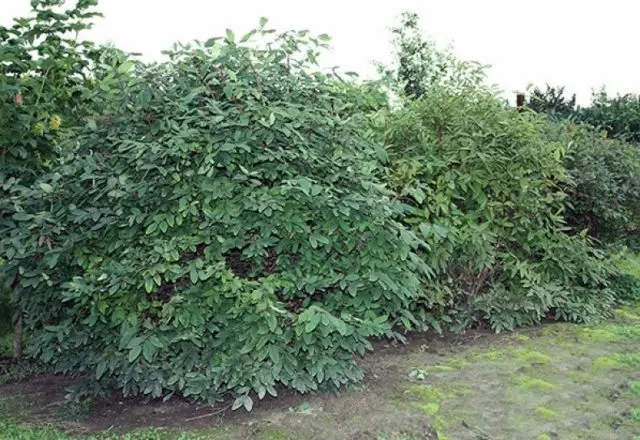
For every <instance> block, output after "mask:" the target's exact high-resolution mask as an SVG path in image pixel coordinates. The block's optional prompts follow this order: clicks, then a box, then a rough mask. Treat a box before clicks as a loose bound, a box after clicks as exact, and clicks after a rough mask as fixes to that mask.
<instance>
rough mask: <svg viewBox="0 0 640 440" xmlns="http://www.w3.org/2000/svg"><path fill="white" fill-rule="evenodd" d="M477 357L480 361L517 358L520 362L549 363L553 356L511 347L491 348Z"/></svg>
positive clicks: (529, 363)
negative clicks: (504, 348) (503, 348)
mask: <svg viewBox="0 0 640 440" xmlns="http://www.w3.org/2000/svg"><path fill="white" fill-rule="evenodd" d="M475 359H477V360H480V361H490V362H496V361H501V360H515V361H516V362H518V363H520V364H528V365H531V364H548V363H550V362H551V360H552V359H551V357H550V356H548V355H546V354H544V353H541V352H539V351H535V350H529V349H527V348H509V349H506V350H489V351H486V352H483V353H479V354H477V355H476V356H475Z"/></svg>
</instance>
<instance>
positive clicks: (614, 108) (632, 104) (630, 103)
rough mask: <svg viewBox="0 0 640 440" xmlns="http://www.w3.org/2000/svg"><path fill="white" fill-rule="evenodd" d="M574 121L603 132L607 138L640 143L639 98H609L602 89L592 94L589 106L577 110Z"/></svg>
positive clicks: (628, 95) (622, 96)
mask: <svg viewBox="0 0 640 440" xmlns="http://www.w3.org/2000/svg"><path fill="white" fill-rule="evenodd" d="M576 120H578V121H581V122H584V123H586V124H589V125H592V126H593V127H596V128H598V129H602V130H605V131H606V132H607V134H608V136H609V137H613V138H617V139H622V140H625V141H629V142H633V143H640V96H639V95H636V94H633V93H628V94H625V95H618V96H614V97H611V96H609V94H608V93H607V92H606V90H605V89H602V90H600V91H599V92H598V93H594V94H593V99H592V101H591V104H590V105H589V106H587V107H583V108H580V109H578V111H577V112H576Z"/></svg>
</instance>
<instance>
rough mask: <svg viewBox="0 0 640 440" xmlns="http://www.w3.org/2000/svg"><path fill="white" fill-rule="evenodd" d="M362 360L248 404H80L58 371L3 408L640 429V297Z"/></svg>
mask: <svg viewBox="0 0 640 440" xmlns="http://www.w3.org/2000/svg"><path fill="white" fill-rule="evenodd" d="M360 363H361V366H362V367H363V369H364V370H365V372H366V380H365V382H364V384H363V385H362V387H361V389H359V390H345V391H343V392H341V393H339V394H329V393H315V394H309V395H300V394H296V393H293V392H290V391H287V390H279V393H280V395H279V396H278V398H265V399H264V400H263V401H261V402H259V403H258V404H257V405H256V406H255V408H254V410H253V411H252V412H251V413H246V412H244V411H230V410H229V409H227V407H228V404H221V405H219V406H215V407H211V406H208V405H201V404H194V403H191V402H188V401H186V400H182V399H179V398H173V399H171V400H169V401H168V402H160V401H151V402H147V401H144V400H141V399H125V398H123V397H122V396H118V395H113V396H110V397H109V398H104V397H102V398H96V399H95V400H94V401H93V402H92V404H91V405H90V407H87V408H86V411H84V412H83V411H80V410H79V411H76V412H77V414H74V411H73V408H74V406H73V405H70V404H69V403H68V402H67V400H66V396H67V394H68V391H67V390H68V387H70V386H73V385H74V384H75V383H77V381H78V379H77V378H72V377H67V376H56V375H43V376H39V377H35V378H31V379H29V380H25V381H20V382H14V383H9V384H6V385H3V386H0V405H1V406H0V408H3V409H4V410H6V411H7V412H8V413H9V414H10V416H11V417H12V418H14V419H17V420H23V421H29V422H33V421H34V420H38V421H51V422H52V423H54V424H55V425H56V426H58V427H59V428H60V429H61V430H62V431H65V432H71V433H73V434H81V435H82V434H88V433H96V432H101V431H104V430H111V431H114V430H115V431H117V432H126V431H130V430H132V429H136V428H144V427H150V426H153V427H161V428H168V429H170V430H172V431H176V432H184V431H194V432H198V433H201V434H202V435H205V437H203V438H207V439H208V438H211V439H219V440H236V439H238V440H239V439H256V440H258V439H261V440H298V439H300V440H316V439H317V440H326V439H335V440H379V439H384V440H386V439H390V440H395V439H402V440H404V439H407V440H427V439H439V440H445V439H449V440H467V439H469V440H478V439H491V440H495V439H505V440H518V439H523V440H524V439H527V440H528V439H537V440H551V439H594V440H606V439H616V440H626V439H628V440H637V439H639V438H640V419H639V420H636V417H638V418H640V307H635V308H627V309H624V310H621V311H620V313H619V314H618V316H617V318H616V319H615V320H612V321H610V322H606V323H600V324H597V325H582V326H580V325H572V324H550V325H546V326H544V327H541V328H536V329H526V330H521V331H519V332H515V333H509V334H503V335H496V334H493V333H490V332H487V331H473V332H469V333H466V334H465V335H462V336H453V335H448V336H439V335H435V334H431V335H415V336H411V337H410V338H409V342H408V343H407V344H405V345H397V346H395V345H390V344H388V343H382V342H381V343H378V344H377V345H376V347H375V350H374V352H373V353H371V354H369V355H367V356H366V357H364V358H363V359H361V361H360ZM635 411H637V414H638V416H636V412H635Z"/></svg>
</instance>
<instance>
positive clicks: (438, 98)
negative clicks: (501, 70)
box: [381, 86, 614, 330]
mask: <svg viewBox="0 0 640 440" xmlns="http://www.w3.org/2000/svg"><path fill="white" fill-rule="evenodd" d="M381 120H382V121H383V122H381V123H382V124H383V127H384V130H385V135H386V143H387V146H388V150H389V155H390V166H389V169H388V181H389V183H390V185H391V186H392V188H393V189H394V190H395V191H396V193H397V194H398V197H399V198H401V200H403V201H404V203H406V204H407V205H409V206H411V208H412V213H411V214H410V215H408V216H406V217H405V219H404V221H405V223H406V224H408V225H411V226H412V228H413V230H414V231H415V232H416V233H418V234H420V235H421V236H422V238H423V239H425V240H426V241H427V242H428V243H429V245H430V250H428V251H425V252H424V253H423V256H424V259H425V262H426V263H427V264H428V265H429V266H430V267H435V268H438V269H439V276H438V277H437V278H436V279H437V281H436V282H435V283H431V288H432V289H433V290H434V291H435V292H439V293H440V297H439V300H438V301H436V302H435V303H430V304H425V306H424V310H425V312H426V313H425V319H427V316H428V315H429V314H433V311H434V310H436V311H439V313H440V314H441V318H437V319H442V320H444V321H445V322H446V321H447V320H454V322H455V324H456V326H458V327H464V326H467V325H470V324H472V323H474V322H478V321H480V322H483V321H488V322H490V324H491V326H492V327H493V328H494V329H496V330H503V329H510V328H513V327H515V326H520V325H531V324H535V323H538V322H540V320H542V319H544V318H546V317H550V316H551V317H555V318H558V319H567V320H573V321H583V320H590V319H595V318H598V317H600V316H603V314H606V313H607V311H608V309H609V308H610V307H611V306H612V305H613V303H614V296H613V293H612V291H611V290H610V289H609V288H608V282H607V278H608V276H609V274H610V270H609V266H608V265H607V264H606V262H605V261H603V259H602V256H601V255H600V254H599V252H598V251H596V250H594V249H593V248H592V247H591V246H590V245H589V243H588V241H587V240H585V239H582V238H580V237H579V236H570V235H567V234H566V231H567V226H566V225H565V223H564V219H563V216H564V209H565V202H566V194H565V193H564V192H563V190H562V188H563V185H564V184H565V182H567V181H568V179H569V176H568V175H567V173H566V170H565V168H564V166H563V156H564V154H565V150H564V147H563V145H562V144H560V143H554V142H548V141H546V140H545V138H544V136H543V130H544V127H545V124H546V121H545V120H544V119H543V118H539V117H537V116H535V114H533V113H527V112H525V113H518V112H516V111H514V110H513V109H510V108H506V107H505V106H504V105H503V103H502V102H501V101H500V100H499V99H497V98H496V96H495V95H494V94H492V93H490V92H487V91H484V90H483V89H482V87H469V88H467V89H466V90H465V91H463V92H461V93H460V92H456V91H451V90H446V89H443V88H439V87H437V86H433V87H431V88H430V90H429V91H427V92H425V93H424V94H423V96H422V97H421V99H420V100H417V101H415V102H414V103H412V104H411V105H410V106H409V107H407V108H405V109H403V110H400V111H397V112H393V113H390V114H388V115H386V116H385V117H384V118H382V119H381Z"/></svg>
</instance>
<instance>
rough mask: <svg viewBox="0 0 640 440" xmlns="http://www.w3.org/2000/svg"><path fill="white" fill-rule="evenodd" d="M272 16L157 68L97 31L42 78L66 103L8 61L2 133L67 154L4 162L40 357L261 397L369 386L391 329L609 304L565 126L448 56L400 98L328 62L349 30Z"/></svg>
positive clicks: (12, 242)
mask: <svg viewBox="0 0 640 440" xmlns="http://www.w3.org/2000/svg"><path fill="white" fill-rule="evenodd" d="M60 3H62V2H60V1H57V0H48V1H44V0H42V1H35V2H34V4H35V5H36V6H38V7H39V5H45V6H46V8H49V9H51V8H56V7H58V6H59V4H60ZM94 4H95V2H94V1H89V0H86V1H83V2H82V1H81V2H78V5H80V6H82V7H83V8H89V9H90V7H92V6H93V5H94ZM43 14H44V15H42V14H41V19H43V20H44V19H47V20H48V19H49V18H47V17H48V16H46V14H45V13H43ZM87 14H88V15H87ZM92 16H93V15H92V13H89V12H86V11H85V12H82V13H77V14H76V15H74V16H73V17H72V18H73V19H74V20H75V19H76V18H78V19H83V18H91V17H92ZM69 17H71V15H70V14H67V16H66V18H65V16H54V17H53V18H54V19H56V20H61V22H63V25H62V26H63V28H64V26H66V25H64V23H65V22H66V21H65V20H67V19H68V18H69ZM74 17H75V18H74ZM33 23H37V20H36V22H33ZM33 23H32V22H29V21H27V22H24V24H21V25H20V26H26V28H25V29H27V30H26V31H24V32H23V31H20V32H22V33H21V34H20V35H21V36H18V37H16V38H17V41H22V42H23V43H24V41H27V43H28V38H29V37H28V35H30V34H29V30H28V28H29V26H32V25H33ZM74 26H81V24H77V25H74ZM265 26H266V21H265V20H263V21H261V25H260V27H259V28H258V29H256V30H255V31H252V32H250V33H249V34H248V35H246V36H244V37H242V38H236V36H235V35H234V34H233V33H232V32H231V31H228V32H227V33H226V36H225V37H224V38H218V39H211V40H209V41H207V42H206V43H204V44H201V43H194V44H191V45H176V46H175V47H174V48H173V49H172V50H170V51H168V52H167V53H166V55H167V57H168V60H167V61H165V62H160V63H154V64H144V63H140V62H135V61H134V60H133V59H131V58H130V57H129V56H127V54H124V53H123V52H121V51H119V50H117V48H104V47H101V48H99V49H96V48H95V47H94V46H92V45H91V44H87V45H86V46H82V47H84V48H86V50H87V51H89V49H91V53H90V54H89V52H86V53H85V52H82V51H79V52H73V53H74V54H75V55H74V56H73V57H72V56H68V57H66V58H65V57H62V56H58V55H56V56H54V57H53V58H54V61H55V60H58V61H59V60H60V59H62V58H64V59H66V60H67V61H69V60H71V64H70V66H72V67H74V66H75V67H74V68H77V69H78V70H77V71H74V70H72V69H71V70H69V72H70V75H71V78H72V79H73V80H71V79H69V78H66V77H64V75H62V74H61V75H60V76H56V78H57V79H56V81H58V80H59V82H57V83H56V82H55V81H54V82H51V81H49V80H47V81H46V82H42V83H41V84H44V87H42V86H41V88H42V90H47V91H48V92H47V93H49V92H50V95H49V98H50V100H43V99H41V98H36V99H34V96H35V95H32V92H33V90H40V89H37V88H29V87H27V86H25V85H24V84H26V83H23V82H21V81H24V78H23V76H24V75H23V73H25V72H26V71H25V72H22V73H21V74H19V75H17V74H14V73H11V72H8V71H3V73H2V77H1V78H0V81H2V85H3V86H6V87H5V89H3V90H2V92H3V93H5V92H6V93H5V94H4V95H3V99H4V100H3V101H2V105H3V107H2V109H3V111H6V114H4V116H7V115H8V119H7V120H6V121H5V120H3V121H4V122H2V124H4V125H3V127H5V126H6V127H8V126H9V125H10V124H12V123H13V122H12V121H14V119H11V118H18V119H20V120H21V121H22V122H21V123H23V124H24V126H23V127H22V128H17V129H16V127H17V126H13V125H12V126H11V129H10V130H7V131H5V132H3V133H9V135H10V138H11V139H13V141H15V142H16V144H15V145H18V144H19V143H20V142H23V141H24V142H30V141H29V139H31V138H33V136H36V137H37V138H38V139H39V140H42V139H40V138H41V137H43V138H44V140H45V141H47V143H46V145H45V144H43V146H44V147H46V148H43V149H42V152H45V153H46V152H48V153H51V154H47V155H46V158H44V156H43V155H42V153H38V154H36V153H37V152H34V153H33V154H30V153H29V151H28V150H25V151H26V156H25V155H24V154H23V153H22V152H21V151H22V150H20V149H19V148H16V149H15V152H16V153H17V155H14V156H13V157H17V158H19V159H20V158H22V159H21V160H24V164H22V163H20V161H17V162H14V163H17V164H18V165H20V166H24V165H25V164H26V163H27V161H28V160H29V159H32V158H33V157H37V158H38V160H37V165H38V170H37V172H34V173H32V174H31V176H30V177H29V179H24V178H21V177H20V176H19V175H18V174H12V175H10V174H9V173H8V172H7V170H8V168H7V167H6V162H3V169H2V170H1V171H2V173H0V177H2V179H3V180H2V181H1V182H0V183H1V185H2V190H3V191H4V193H3V196H4V197H3V198H2V201H1V202H2V205H1V206H2V218H1V223H0V227H1V229H0V260H1V261H3V266H2V272H0V274H1V277H2V281H3V282H4V283H5V286H7V287H16V286H18V287H19V288H20V292H21V293H20V297H19V304H20V313H21V315H22V316H23V319H24V326H25V329H26V330H27V332H28V334H29V340H28V342H29V347H28V348H29V353H30V354H31V355H32V356H34V357H36V358H38V359H39V360H41V361H44V362H47V363H49V364H51V365H52V366H53V368H55V369H56V370H57V371H61V372H74V373H80V374H82V375H83V376H84V377H85V379H86V381H85V383H84V384H83V387H82V390H83V391H85V392H100V391H109V390H121V391H123V392H124V393H125V395H146V396H149V397H170V396H171V395H173V394H179V395H181V396H185V397H192V398H196V399H200V400H205V401H208V402H215V401H217V400H219V399H222V398H224V397H225V396H226V395H232V396H233V398H234V399H235V400H234V404H233V408H240V407H244V408H246V409H247V410H250V409H251V408H252V407H253V404H254V400H255V399H256V398H258V399H262V398H263V397H265V396H266V395H267V394H270V395H276V394H277V390H278V386H284V387H288V388H291V389H294V390H297V391H300V392H306V391H313V390H316V389H320V388H336V387H340V386H344V385H346V384H351V383H357V382H359V381H360V380H361V379H362V377H363V372H362V371H361V369H360V368H359V367H358V365H357V362H356V360H357V356H359V355H362V354H364V353H365V352H366V351H367V350H369V349H371V341H372V339H374V338H379V337H385V338H400V339H401V338H402V334H403V333H404V332H405V331H406V330H414V329H419V330H424V329H427V328H435V329H437V330H441V329H442V327H445V326H446V327H450V328H453V329H456V330H462V329H464V328H467V327H469V326H472V325H478V324H484V323H489V324H490V325H491V326H492V327H493V328H494V329H495V330H505V329H511V328H514V327H516V326H519V325H530V324H535V323H537V322H539V321H540V320H541V319H543V318H547V317H555V318H557V319H565V320H572V321H584V320H590V319H596V318H598V317H601V316H603V315H606V314H607V312H608V310H609V309H610V308H611V306H612V305H613V303H614V302H615V300H616V296H615V293H614V291H613V290H612V289H611V288H610V286H609V280H610V279H611V275H612V273H613V272H612V269H610V267H611V266H610V264H609V262H608V261H607V260H606V259H605V258H604V256H603V255H602V254H601V253H600V251H598V250H595V249H594V248H593V247H592V246H591V243H590V242H589V239H588V238H585V237H584V236H582V235H581V234H579V233H577V231H576V230H570V228H569V227H568V226H567V225H566V224H565V223H564V217H565V214H566V206H567V192H568V189H567V188H571V185H573V184H574V183H575V182H573V180H572V177H571V175H570V173H568V172H567V170H566V167H565V162H564V161H565V160H566V157H567V156H566V155H565V154H566V153H567V148H566V147H567V145H566V142H565V140H564V139H562V138H554V137H549V136H548V135H546V134H544V133H543V132H544V127H548V126H545V124H546V122H545V121H544V120H543V119H541V118H538V117H536V116H535V115H534V114H531V113H526V112H525V113H518V112H516V111H514V109H510V108H508V107H506V106H505V105H504V104H503V103H502V102H501V101H500V100H499V99H498V98H496V95H495V93H493V92H492V91H491V89H490V88H487V87H481V86H479V85H478V84H477V82H478V81H479V79H478V78H479V77H480V75H479V72H477V71H476V70H475V69H472V70H469V66H468V65H466V64H465V63H462V64H460V63H456V62H454V61H455V60H453V59H451V58H450V57H449V55H448V56H447V57H445V58H442V59H443V60H450V61H451V62H450V63H446V66H447V71H448V72H449V73H450V76H447V77H439V80H438V81H436V82H435V83H433V84H432V83H428V82H427V83H426V84H425V87H424V88H423V89H421V90H423V91H422V92H421V93H420V95H419V96H418V95H417V94H413V95H411V96H412V97H413V98H415V101H414V102H412V103H409V102H407V103H406V105H404V106H403V105H400V106H398V105H396V104H398V102H400V103H401V104H405V102H404V98H405V97H403V96H402V94H399V95H398V94H396V95H397V96H394V98H395V100H394V104H393V105H391V104H390V103H389V101H390V100H388V99H387V98H388V97H387V96H386V95H385V93H384V92H383V91H382V90H383V89H382V88H381V87H380V86H379V84H378V83H376V82H370V83H362V82H358V81H355V80H352V79H351V78H349V76H348V75H344V76H340V75H338V74H337V73H331V74H327V73H323V72H322V70H321V69H320V68H319V67H318V65H317V58H318V56H319V53H320V52H321V50H322V49H323V48H324V46H325V45H326V36H318V37H314V36H313V35H311V34H309V33H308V32H304V31H303V32H286V33H283V34H279V33H276V32H275V31H273V30H271V29H267V28H266V27H265ZM414 27H415V26H414ZM63 28H61V29H59V30H58V31H55V32H61V33H65V32H67V30H65V29H66V28H64V29H63ZM55 32H53V33H54V34H55ZM3 35H5V36H6V35H7V34H6V33H5V34H3ZM14 35H18V34H16V33H15V32H14ZM49 41H50V42H53V43H51V44H54V46H55V44H57V43H55V42H57V41H58V42H59V41H63V40H57V39H55V38H54V39H52V40H49ZM20 44H22V43H20ZM25 44H26V43H25ZM66 44H68V46H66ZM55 47H62V48H72V49H73V50H76V49H78V47H77V46H73V45H72V44H71V42H68V41H67V42H65V45H59V46H55ZM411 47H413V46H409V48H411ZM420 47H422V49H421V50H423V51H428V50H431V49H429V48H428V47H426V46H420ZM2 50H4V52H3V51H2ZM2 50H0V56H4V57H5V58H4V61H7V60H8V62H6V63H5V64H3V67H6V66H8V65H11V63H14V65H15V66H18V67H20V66H22V64H20V61H19V57H17V56H16V55H15V53H14V52H12V51H11V50H9V51H7V50H5V49H4V48H3V49H2ZM64 50H65V51H66V50H67V49H64ZM69 50H71V49H69ZM78 50H80V49H78ZM82 50H84V49H82ZM81 52H82V53H81ZM16 53H17V52H16ZM20 53H22V52H20ZM64 53H66V52H64ZM80 53H81V54H80ZM7 54H9V55H7ZM426 54H427V52H425V56H426ZM76 55H77V56H78V57H79V58H74V57H75V56H76ZM7 57H9V58H10V59H9V58H7ZM11 57H13V58H11ZM424 59H431V58H428V57H427V58H425V57H420V58H419V59H418V61H420V60H424ZM35 60H36V61H37V62H42V63H43V62H44V61H42V59H41V58H38V57H36V58H35ZM76 61H78V62H76ZM85 61H86V62H85ZM55 66H58V67H60V66H64V65H63V64H55ZM58 67H56V69H57V68H58ZM20 68H21V67H20ZM34 69H35V68H28V69H27V70H34ZM51 69H53V67H52V68H51ZM51 69H45V70H44V72H43V73H41V75H44V76H45V77H46V75H48V74H50V73H51V72H52V71H53V70H51ZM456 69H461V72H457V71H456ZM35 70H37V69H35ZM411 71H414V70H411V69H409V70H407V71H406V72H405V73H407V74H409V73H410V72H411ZM415 71H416V72H419V71H421V70H420V69H417V70H415ZM473 72H475V73H474V74H472V75H468V73H473ZM476 73H477V74H476ZM35 77H37V78H39V77H38V75H37V74H36V75H35ZM446 78H451V80H450V82H451V84H448V83H447V81H449V80H447V79H446ZM41 79H42V78H40V79H39V80H41ZM28 80H30V79H29V78H28ZM67 80H68V81H67ZM405 80H407V78H404V79H403V80H402V84H405V82H406V81H405ZM427 80H428V78H427ZM52 81H53V80H52ZM7 84H9V85H10V86H7ZM56 84H57V85H56ZM70 84H71V86H70ZM7 87H9V88H7ZM16 87H24V88H23V89H19V90H20V93H19V94H20V98H19V99H17V100H16V96H15V92H16V89H15V88H16ZM58 89H62V90H58ZM387 90H399V88H395V89H394V88H389V87H387ZM5 98H6V99H5ZM56 99H57V101H56ZM17 101H20V102H17ZM41 103H43V104H42V105H43V107H42V108H40V107H38V106H39V105H40V104H41ZM56 103H57V104H56ZM16 105H19V106H20V107H16ZM29 106H35V107H29ZM16 109H17V110H16ZM12 111H17V113H10V112H12ZM29 115H30V116H29ZM34 115H35V116H34ZM18 116H19V117H18ZM55 116H58V118H56V117H55ZM16 120H17V119H16ZM41 120H43V121H46V125H44V126H40V125H37V124H38V123H39V121H41ZM7 121H8V122H7ZM34 124H35V125H34ZM43 124H44V122H43ZM36 125H37V127H36ZM34 128H37V130H35V131H34ZM41 128H43V130H42V131H41V130H40V129H41ZM26 131H29V136H27V137H25V139H23V140H20V139H18V138H17V137H16V136H17V133H19V132H24V133H26ZM12 145H14V144H12ZM20 145H22V144H20ZM29 145H31V144H28V145H27V146H29ZM38 145H39V144H38ZM36 146H37V145H36Z"/></svg>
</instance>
